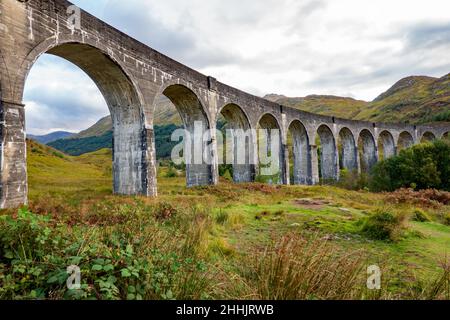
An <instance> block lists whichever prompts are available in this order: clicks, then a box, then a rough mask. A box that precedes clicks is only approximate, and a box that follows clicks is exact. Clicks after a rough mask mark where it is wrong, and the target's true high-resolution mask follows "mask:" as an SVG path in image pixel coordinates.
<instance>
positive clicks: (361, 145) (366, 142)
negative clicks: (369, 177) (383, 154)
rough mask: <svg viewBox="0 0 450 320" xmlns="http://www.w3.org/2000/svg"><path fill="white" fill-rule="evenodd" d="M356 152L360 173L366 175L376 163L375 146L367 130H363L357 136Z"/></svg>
mask: <svg viewBox="0 0 450 320" xmlns="http://www.w3.org/2000/svg"><path fill="white" fill-rule="evenodd" d="M358 150H359V158H360V168H361V172H364V173H368V172H370V170H371V169H372V167H373V166H374V165H375V164H376V163H377V162H378V156H377V146H376V144H375V139H374V137H373V135H372V133H370V131H369V130H367V129H364V130H362V131H361V133H360V134H359V139H358Z"/></svg>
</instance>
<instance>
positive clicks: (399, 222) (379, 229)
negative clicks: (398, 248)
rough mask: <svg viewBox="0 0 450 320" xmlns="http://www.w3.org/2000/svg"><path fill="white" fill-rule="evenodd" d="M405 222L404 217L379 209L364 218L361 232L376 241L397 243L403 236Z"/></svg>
mask: <svg viewBox="0 0 450 320" xmlns="http://www.w3.org/2000/svg"><path fill="white" fill-rule="evenodd" d="M404 222H405V216H404V215H400V214H395V213H392V212H391V211H390V210H388V209H379V210H377V211H375V212H374V213H373V214H372V215H370V216H369V217H368V218H364V220H363V223H362V229H361V231H362V232H363V233H364V234H366V235H367V236H368V237H369V238H371V239H374V240H391V241H396V240H398V239H399V238H400V236H401V235H402V232H403V229H404Z"/></svg>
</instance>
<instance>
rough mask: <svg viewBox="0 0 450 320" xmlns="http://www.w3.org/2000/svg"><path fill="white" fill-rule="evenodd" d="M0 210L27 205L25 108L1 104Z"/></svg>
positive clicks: (11, 103)
mask: <svg viewBox="0 0 450 320" xmlns="http://www.w3.org/2000/svg"><path fill="white" fill-rule="evenodd" d="M0 138H1V145H0V148H1V152H0V168H1V169H0V170H1V171H0V176H1V181H0V194H1V199H0V200H1V202H0V208H2V209H4V208H14V207H18V206H20V205H23V204H27V195H28V186H27V161H26V152H27V146H26V136H25V106H24V105H23V104H22V103H20V102H15V101H7V100H2V101H0Z"/></svg>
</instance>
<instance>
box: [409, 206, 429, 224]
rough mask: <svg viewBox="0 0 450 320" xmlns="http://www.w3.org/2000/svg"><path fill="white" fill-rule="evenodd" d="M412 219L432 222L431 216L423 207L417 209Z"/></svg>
mask: <svg viewBox="0 0 450 320" xmlns="http://www.w3.org/2000/svg"><path fill="white" fill-rule="evenodd" d="M411 219H412V220H413V221H417V222H430V221H431V218H430V216H429V215H428V214H427V213H426V212H425V211H423V210H422V209H415V210H414V212H413V215H412V217H411Z"/></svg>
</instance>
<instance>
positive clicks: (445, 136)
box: [442, 132, 450, 140]
mask: <svg viewBox="0 0 450 320" xmlns="http://www.w3.org/2000/svg"><path fill="white" fill-rule="evenodd" d="M442 140H450V132H446V133H444V134H443V135H442Z"/></svg>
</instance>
